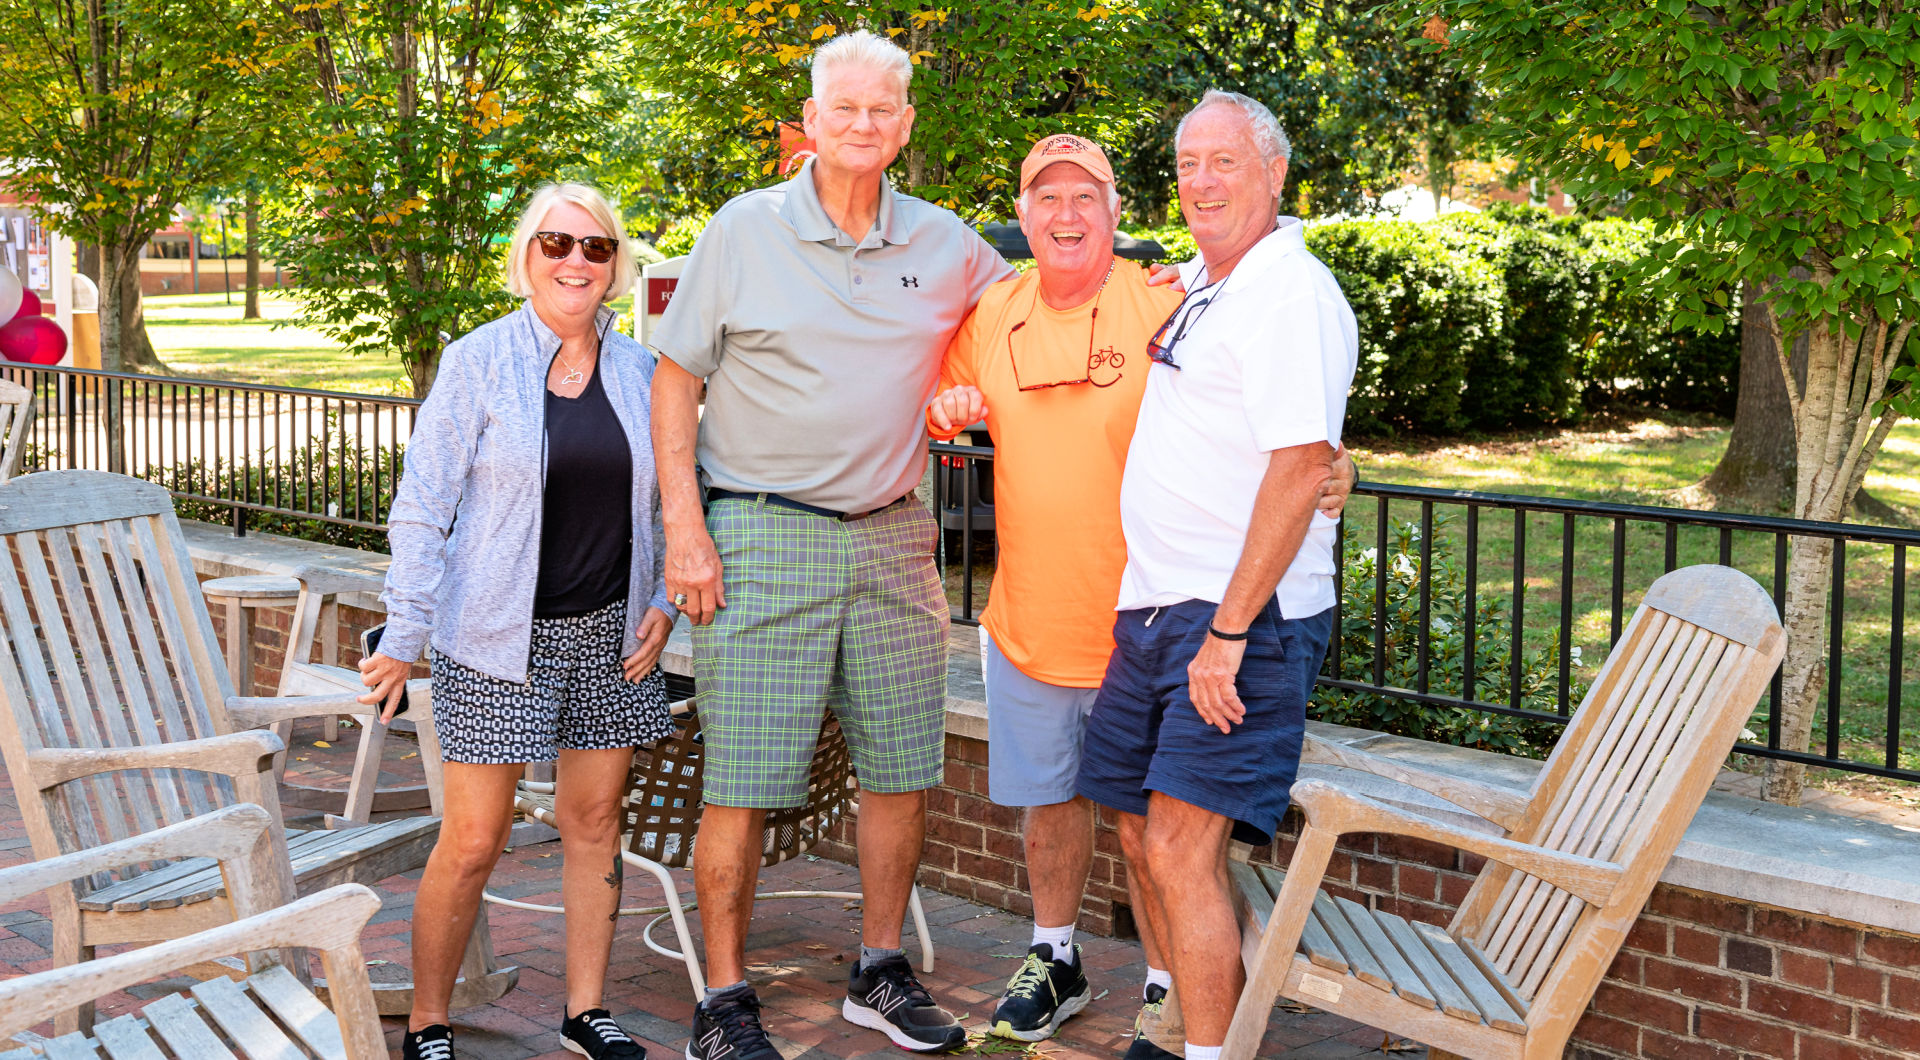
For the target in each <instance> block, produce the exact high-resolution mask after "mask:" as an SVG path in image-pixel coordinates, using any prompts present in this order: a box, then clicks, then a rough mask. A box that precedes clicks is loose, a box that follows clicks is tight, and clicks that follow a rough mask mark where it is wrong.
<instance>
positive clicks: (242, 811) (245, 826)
mask: <svg viewBox="0 0 1920 1060" xmlns="http://www.w3.org/2000/svg"><path fill="white" fill-rule="evenodd" d="M272 826H273V815H272V814H270V813H268V812H267V811H266V810H264V809H261V808H260V807H258V806H255V805H253V804H252V803H240V804H238V805H235V806H227V807H224V808H222V809H218V810H215V811H213V812H212V813H206V814H201V815H200V816H198V817H193V818H189V819H187V820H185V821H180V822H178V823H176V824H170V825H167V826H166V827H165V828H157V829H155V830H153V831H151V832H147V833H145V834H143V835H137V836H131V837H129V838H127V839H122V840H118V841H116V842H112V843H107V844H104V845H102V846H97V847H88V848H87V849H85V850H76V851H74V852H73V853H71V854H62V855H60V856H59V857H53V858H47V859H46V860H44V861H35V862H30V863H28V864H25V865H15V866H13V867H12V868H7V869H0V904H4V903H6V902H12V901H16V900H18V899H21V898H24V897H26V896H27V895H30V894H33V893H35V892H37V891H44V890H46V889H47V888H49V887H55V886H58V885H60V884H63V883H68V882H70V881H73V880H77V879H80V878H82V877H84V876H90V875H92V874H94V873H96V872H106V871H109V870H112V869H117V868H120V867H121V866H123V865H132V864H136V863H138V862H143V861H170V860H173V859H176V858H217V859H219V860H220V861H222V862H236V861H240V860H242V859H244V858H246V857H248V856H249V855H250V854H251V853H252V851H253V850H254V847H255V844H257V843H258V842H259V840H260V836H261V835H262V834H263V833H264V832H266V830H267V829H268V828H271V827H272ZM15 981H16V982H17V980H15ZM4 1008H5V1006H4V1004H0V1009H4ZM4 1033H5V1032H0V1034H4Z"/></svg>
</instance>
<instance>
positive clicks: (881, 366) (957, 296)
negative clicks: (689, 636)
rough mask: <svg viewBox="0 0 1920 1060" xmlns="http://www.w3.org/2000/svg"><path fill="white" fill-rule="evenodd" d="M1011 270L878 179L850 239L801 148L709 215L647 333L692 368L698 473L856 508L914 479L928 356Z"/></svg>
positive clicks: (940, 349)
mask: <svg viewBox="0 0 1920 1060" xmlns="http://www.w3.org/2000/svg"><path fill="white" fill-rule="evenodd" d="M1012 275H1014V271H1013V268H1012V266H1010V265H1008V264H1007V263H1006V262H1005V261H1004V260H1002V259H1001V257H1000V255H999V254H998V253H996V252H995V251H994V249H993V248H992V247H990V246H988V245H987V242H986V240H984V239H981V238H980V236H979V235H978V234H977V233H975V232H974V231H973V229H971V228H968V227H967V226H966V224H965V223H964V222H962V221H961V220H960V219H959V218H958V217H956V216H954V215H953V214H952V213H951V212H949V211H947V210H943V209H940V208H939V207H937V206H934V205H933V204H931V203H928V202H924V201H922V200H920V199H916V198H914V197H913V196H911V195H904V194H901V193H900V192H897V191H894V190H893V188H892V186H891V185H885V184H883V185H882V187H881V191H880V214H879V217H878V218H877V219H876V220H875V221H874V225H873V228H872V230H870V231H869V232H867V233H866V235H865V237H864V238H862V239H858V240H856V239H854V238H853V237H851V236H849V235H848V234H847V233H845V232H843V231H841V230H840V227H839V226H838V225H836V224H835V223H834V222H833V220H832V218H830V217H828V216H827V212H826V210H825V209H824V208H822V206H821V205H820V198H819V195H818V193H817V192H816V191H815V190H814V186H813V163H812V162H808V163H807V164H806V165H805V166H804V167H802V168H801V170H800V172H799V173H798V174H797V175H796V176H795V177H794V178H793V179H792V180H789V181H787V182H786V183H784V184H779V185H776V186H774V187H771V188H763V189H761V190H759V191H750V192H748V193H746V194H745V195H741V196H739V197H738V198H735V199H733V200H732V201H731V202H728V203H727V204H726V205H725V206H723V207H721V208H720V211H719V212H718V213H716V214H714V215H713V220H712V221H711V222H709V223H708V225H707V228H706V231H705V232H703V233H701V235H700V240H699V242H698V243H696V244H695V245H694V248H693V256H692V257H691V258H690V259H689V260H688V261H687V265H686V269H685V270H684V271H683V272H682V273H681V275H680V283H679V286H678V287H676V288H675V290H674V293H673V301H672V302H671V303H669V304H668V306H667V311H666V314H665V315H664V316H663V317H662V318H661V320H660V325H659V327H657V328H656V329H655V330H654V332H653V334H652V335H651V336H649V338H648V344H649V345H651V346H652V347H653V348H654V349H656V350H658V351H659V352H660V354H661V355H662V356H664V357H667V358H669V359H671V360H672V361H673V362H674V363H675V364H678V365H679V366H680V367H682V368H684V369H686V370H687V371H688V372H690V373H692V374H693V375H696V376H700V377H702V378H704V379H706V381H707V404H706V412H705V414H704V415H703V416H702V417H701V420H700V440H699V445H698V448H697V453H698V457H699V460H700V466H701V468H702V470H703V471H704V472H705V474H706V478H707V481H708V483H709V484H710V485H712V486H714V487H717V488H720V489H728V490H738V491H742V492H755V493H757V492H761V491H765V492H768V493H779V494H783V495H785V496H787V497H790V498H792V499H793V500H796V501H800V502H801V503H804V504H812V505H817V506H819V507H822V508H830V509H833V510H834V511H842V512H857V511H866V510H868V509H871V508H875V507H878V506H880V505H883V504H886V503H888V502H890V501H894V500H897V499H899V498H900V497H901V496H902V495H903V494H905V493H906V492H907V491H908V490H911V489H913V488H914V486H916V485H918V484H919V482H920V478H921V475H922V473H923V472H924V470H925V468H926V417H925V415H924V409H925V406H926V402H927V400H928V399H929V398H930V397H932V396H933V391H934V387H935V386H936V385H937V384H938V382H939V377H940V358H941V357H942V356H943V355H944V354H945V352H946V349H947V343H948V342H949V341H951V340H952V338H953V335H954V332H955V331H956V330H958V329H959V327H960V322H961V321H962V320H965V319H966V316H967V312H968V311H969V310H970V309H972V308H973V304H974V302H976V301H978V300H979V298H980V293H981V292H982V291H985V290H986V289H987V288H988V287H989V286H990V285H992V284H993V283H995V282H997V281H999V280H1003V279H1006V278H1007V277H1010V276H1012Z"/></svg>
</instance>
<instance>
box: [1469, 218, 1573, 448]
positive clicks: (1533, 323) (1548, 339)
mask: <svg viewBox="0 0 1920 1060" xmlns="http://www.w3.org/2000/svg"><path fill="white" fill-rule="evenodd" d="M1433 228H1434V229H1435V231H1436V233H1437V234H1438V235H1439V237H1440V238H1441V239H1442V240H1444V241H1446V242H1447V244H1448V245H1449V246H1452V247H1454V248H1455V249H1457V250H1459V251H1461V252H1463V253H1468V254H1477V255H1479V256H1481V257H1482V258H1484V259H1485V260H1486V261H1487V262H1488V263H1489V264H1491V265H1492V266H1493V267H1494V268H1495V269H1497V270H1499V272H1500V276H1501V279H1502V281H1503V282H1504V283H1505V285H1506V321H1505V323H1506V326H1505V327H1504V328H1503V329H1502V331H1501V334H1500V341H1499V342H1498V343H1496V344H1494V345H1493V346H1492V347H1491V348H1485V349H1483V350H1480V351H1477V352H1479V353H1480V356H1479V357H1477V358H1476V359H1475V360H1474V361H1472V362H1471V363H1469V364H1468V366H1467V394H1466V399H1465V405H1466V409H1467V413H1468V416H1469V418H1470V421H1471V423H1472V425H1473V426H1475V427H1479V428H1483V429H1490V430H1498V429H1501V428H1505V427H1509V426H1515V425H1530V424H1541V423H1559V422H1561V421H1564V420H1570V419H1575V418H1577V417H1578V416H1579V415H1580V412H1581V406H1580V392H1581V382H1582V381H1581V378H1580V375H1579V367H1580V364H1579V350H1580V348H1581V344H1582V343H1583V342H1584V341H1585V339H1586V337H1587V335H1588V334H1589V332H1590V329H1591V323H1592V311H1591V302H1592V298H1591V293H1590V289H1591V285H1592V278H1591V269H1590V268H1589V266H1588V264H1587V262H1586V260H1585V258H1584V256H1583V255H1582V254H1581V253H1580V249H1579V247H1578V246H1577V245H1576V244H1575V243H1574V242H1573V241H1572V240H1570V239H1567V238H1565V237H1564V236H1561V235H1558V234H1556V233H1554V232H1552V231H1549V230H1546V229H1541V228H1532V227H1527V226H1523V225H1514V224H1506V223H1503V222H1501V221H1497V220H1494V219H1492V218H1489V217H1486V216H1483V215H1480V214H1467V213H1461V214H1452V215H1449V216H1447V217H1445V218H1442V219H1441V220H1440V221H1438V222H1437V223H1435V224H1434V225H1433Z"/></svg>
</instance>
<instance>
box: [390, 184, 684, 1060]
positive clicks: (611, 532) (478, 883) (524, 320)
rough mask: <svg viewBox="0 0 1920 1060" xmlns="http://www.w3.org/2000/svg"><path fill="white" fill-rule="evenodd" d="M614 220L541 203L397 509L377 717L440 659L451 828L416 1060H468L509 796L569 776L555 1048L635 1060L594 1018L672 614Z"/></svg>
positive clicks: (623, 250) (431, 418) (590, 197)
mask: <svg viewBox="0 0 1920 1060" xmlns="http://www.w3.org/2000/svg"><path fill="white" fill-rule="evenodd" d="M635 272H636V269H635V266H634V257H633V249H632V247H631V246H630V245H629V244H628V242H627V240H626V238H625V236H624V234H623V232H622V230H621V226H620V221H619V218H618V216H617V215H616V214H615V213H614V212H613V209H612V208H611V207H610V206H609V205H608V204H607V201H606V199H604V198H602V197H601V195H600V193H599V192H597V191H595V190H593V189H592V188H589V187H586V186H584V185H579V184H556V185H551V186H548V187H545V188H542V189H541V190H540V191H539V192H537V193H535V195H534V196H533V201H532V202H530V203H529V204H528V206H527V209H526V212H525V213H524V214H522V215H521V217H520V222H519V224H518V225H517V226H516V228H515V229H514V234H513V242H512V244H511V245H510V246H509V247H508V257H507V287H508V289H509V290H511V291H512V292H513V293H514V294H516V295H519V296H521V297H522V298H524V299H526V301H525V302H524V303H523V304H522V305H521V306H520V308H519V309H517V310H515V311H513V312H512V313H509V314H507V315H506V316H504V317H501V318H500V319H498V320H494V321H491V322H489V323H486V324H482V325H481V326H480V327H478V328H475V329H474V330H473V331H472V332H471V333H469V334H467V335H466V336H464V337H462V338H460V339H459V340H457V341H455V342H453V343H452V344H451V345H449V346H448V347H447V349H446V352H445V353H444V354H443V355H442V356H441V360H440V370H439V375H438V377H437V378H436V379H435V380H434V384H433V390H432V392H431V394H429V396H428V397H427V400H426V402H425V403H424V404H423V405H422V406H421V407H420V415H419V419H418V420H417V421H416V422H415V424H414V430H413V437H412V439H411V440H410V441H409V443H408V447H407V462H406V471H405V474H404V476H403V477H402V478H401V480H400V491H399V495H398V497H397V498H396V499H395V501H394V505H393V512H392V516H391V523H392V530H391V531H390V534H389V540H390V543H391V549H392V553H393V563H392V566H391V567H389V568H388V571H387V581H386V591H385V592H384V593H383V594H382V597H381V599H382V601H383V602H384V603H385V604H386V608H387V627H386V632H385V635H384V636H383V638H382V640H381V642H380V649H379V651H378V652H377V653H375V654H374V655H372V656H370V657H368V658H367V659H366V660H364V661H362V662H361V664H360V671H361V677H362V680H364V681H365V682H366V684H367V685H368V687H370V688H372V689H373V691H372V692H371V693H369V694H368V695H366V696H364V697H362V701H363V702H367V703H381V704H384V705H385V710H384V712H383V713H384V714H385V715H386V716H391V713H392V711H393V710H394V709H395V706H396V704H397V701H398V699H399V694H400V691H401V689H402V688H403V687H404V681H405V679H406V675H407V671H408V669H409V667H410V666H411V665H412V663H413V662H414V660H416V659H418V658H419V657H420V653H421V651H422V649H426V650H427V651H428V653H429V658H430V660H431V663H432V667H433V718H434V724H435V725H436V726H437V727H438V729H439V733H440V744H441V748H442V752H443V754H444V756H445V758H446V773H445V776H446V799H445V817H444V820H443V823H442V824H441V829H440V840H439V843H438V845H436V846H435V847H434V850H433V856H432V858H430V859H429V860H428V862H427V869H426V874H425V875H424V876H423V877H422V878H421V881H420V891H419V894H418V896H417V897H416V898H415V900H414V908H413V912H414V921H413V977H414V984H415V991H414V1004H413V1013H412V1016H411V1018H410V1020H409V1022H408V1029H407V1034H406V1037H405V1039H404V1042H403V1048H402V1056H403V1057H404V1058H405V1060H452V1057H453V1044H452V1041H453V1032H452V1028H451V1026H450V1025H449V1023H448V1015H447V1008H448V1004H449V998H450V997H451V995H452V992H453V984H454V979H455V977H456V975H457V973H458V969H459V964H460V958H461V955H462V953H463V952H464V950H465V947H466V942H467V937H468V934H469V933H470V932H471V930H472V928H473V921H474V917H475V916H477V915H480V901H481V897H480V892H481V888H482V887H483V886H484V885H485V883H486V880H487V876H488V874H489V873H491V872H492V871H493V865H494V862H495V861H496V860H498V859H499V856H500V852H501V851H502V850H503V849H504V848H505V846H506V842H507V835H508V829H509V827H510V826H511V824H512V818H513V794H514V784H515V782H516V781H517V780H518V779H519V777H520V775H521V770H522V767H523V766H524V765H525V764H526V763H528V762H541V761H552V760H554V759H556V758H557V759H558V760H559V768H558V774H557V784H558V787H557V791H556V805H555V807H554V809H555V812H556V815H557V816H558V817H559V822H560V844H561V852H562V856H563V857H564V859H565V861H564V867H563V869H562V884H561V888H562V894H563V896H564V897H563V900H564V902H565V904H566V908H567V913H568V916H567V918H566V925H567V927H566V931H567V935H566V939H567V1003H566V1011H565V1013H564V1017H563V1019H564V1022H563V1023H562V1026H561V1036H562V1043H563V1044H564V1045H565V1046H566V1047H567V1048H568V1049H570V1050H572V1051H574V1052H576V1053H580V1054H582V1055H585V1056H589V1057H593V1058H595V1060H640V1058H641V1057H644V1056H645V1055H646V1053H645V1050H643V1049H642V1048H641V1047H640V1045H639V1043H637V1042H635V1041H634V1040H633V1039H632V1038H631V1037H630V1036H628V1035H627V1034H626V1032H625V1031H623V1030H621V1029H620V1027H619V1026H618V1025H617V1024H616V1023H614V1021H613V1019H612V1017H611V1016H610V1015H609V1014H608V1012H607V1010H606V1008H605V1007H604V1006H603V1005H602V1000H601V992H602V988H603V986H604V984H605V980H606V973H607V956H608V953H609V951H610V950H611V948H612V945H613V928H614V916H615V914H616V911H617V910H618V908H619V904H620V883H621V868H620V865H621V862H620V855H619V840H620V797H621V794H622V793H623V791H624V790H625V787H626V783H627V771H628V767H629V765H630V763H631V762H632V759H633V748H634V745H636V744H639V743H644V742H649V741H652V740H655V739H658V738H659V737H661V736H663V735H665V734H666V732H667V731H668V729H669V726H670V722H669V719H668V710H667V696H666V686H665V684H664V682H663V680H662V678H661V676H660V673H659V670H658V669H657V668H656V666H655V663H656V662H657V661H658V659H659V657H660V649H661V648H662V647H664V646H665V644H666V641H667V633H668V631H669V630H670V629H671V627H672V625H673V616H674V614H675V611H674V609H673V605H672V604H671V603H669V602H668V600H667V595H666V589H665V585H664V583H663V582H662V580H661V566H660V565H661V557H662V555H663V552H664V550H663V548H662V544H661V541H662V538H661V533H662V531H661V523H660V504H659V489H658V484H657V481H656V479H655V476H654V467H653V449H652V445H651V441H650V434H649V426H648V425H649V418H650V407H651V406H650V400H649V391H650V387H651V383H652V378H653V358H652V357H650V356H648V355H647V354H646V353H645V352H644V351H643V350H642V349H641V347H640V346H639V344H638V343H636V342H634V340H633V339H631V338H629V337H627V336H626V335H622V334H621V333H619V332H618V331H615V330H614V329H613V311H612V310H611V309H608V308H607V307H606V303H607V302H609V301H611V300H612V299H614V298H617V297H619V296H620V295H622V294H625V293H626V292H627V291H628V290H629V289H630V288H631V287H632V286H633V282H634V276H635Z"/></svg>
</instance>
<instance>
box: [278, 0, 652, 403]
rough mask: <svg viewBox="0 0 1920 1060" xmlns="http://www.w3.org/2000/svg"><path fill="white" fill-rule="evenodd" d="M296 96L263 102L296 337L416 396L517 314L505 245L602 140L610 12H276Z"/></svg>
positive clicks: (466, 8) (331, 6)
mask: <svg viewBox="0 0 1920 1060" xmlns="http://www.w3.org/2000/svg"><path fill="white" fill-rule="evenodd" d="M271 10H272V11H273V12H274V14H273V15H270V16H269V15H263V16H261V17H262V18H263V20H264V19H267V18H273V19H275V20H277V31H278V32H282V33H291V34H293V35H296V36H298V37H299V39H300V41H301V58H300V64H299V85H300V91H299V92H297V93H292V94H282V93H280V92H278V91H276V90H271V86H267V88H265V89H263V91H262V93H261V94H262V96H263V98H271V99H272V100H273V101H274V102H273V103H272V104H271V111H270V114H271V116H272V118H273V120H275V121H276V122H277V123H278V125H279V127H280V128H281V129H282V138H281V142H280V144H279V148H280V150H282V151H283V152H284V155H283V157H284V158H285V159H286V160H287V170H286V174H285V185H284V190H283V191H282V192H281V193H280V194H277V195H275V196H274V197H273V198H272V199H271V200H269V201H268V203H267V209H268V212H269V215H270V219H271V221H272V222H273V224H272V225H271V226H270V227H271V228H272V229H273V230H274V231H275V232H277V233H281V235H280V236H279V238H277V239H276V240H274V245H273V246H271V247H270V248H269V249H271V250H272V251H273V252H274V254H275V257H276V259H277V260H278V261H279V262H280V264H281V265H282V266H284V267H289V268H291V269H292V270H294V271H295V272H296V273H297V277H298V287H297V288H296V289H295V292H294V293H295V294H296V295H297V296H298V298H299V299H300V315H301V318H302V320H303V322H305V323H307V324H309V325H311V326H314V327H317V328H319V329H320V330H322V331H325V332H326V333H327V334H329V335H331V336H332V337H333V338H335V339H336V340H338V341H340V342H341V343H342V344H344V345H345V346H346V347H347V348H348V349H349V350H352V351H353V352H355V353H360V354H368V355H398V356H399V358H400V360H401V362H402V363H403V364H404V365H405V367H406V370H407V374H408V377H409V379H410V380H411V381H412V385H413V390H414V393H415V394H416V395H424V394H425V393H426V392H427V390H428V388H429V387H431V386H432V385H433V377H434V372H435V370H436V369H437V368H438V365H439V358H440V349H441V347H442V345H444V343H445V342H446V340H447V338H449V337H453V336H458V335H460V334H463V333H465V332H466V331H469V330H471V329H472V328H473V327H475V326H476V325H478V324H481V323H484V322H485V321H487V320H489V319H491V318H493V317H495V316H498V315H500V314H501V313H502V312H505V311H506V310H508V309H510V308H511V306H512V299H511V298H510V297H509V296H508V295H507V294H506V292H505V291H504V290H503V289H502V287H501V284H500V282H499V268H500V246H499V244H500V243H501V242H502V241H503V238H504V236H505V235H506V234H507V233H508V232H509V230H510V229H511V227H512V225H513V222H514V220H515V219H516V218H517V216H518V214H519V211H520V209H521V208H522V207H524V206H525V205H526V201H527V198H528V196H529V195H530V194H531V192H532V191H533V189H534V188H535V187H537V186H538V185H540V184H542V183H545V182H547V181H549V180H552V179H554V178H555V176H556V174H558V173H559V172H560V171H561V169H562V168H563V167H565V166H567V165H569V164H572V163H574V162H576V161H577V160H578V159H579V158H580V157H581V153H582V150H583V147H584V146H585V145H590V144H594V143H596V142H598V141H599V140H601V139H602V138H604V136H605V134H606V122H605V117H604V115H603V113H602V112H601V109H600V107H599V105H598V104H599V103H600V101H602V100H604V99H605V98H607V96H608V94H610V93H612V92H615V91H617V86H616V84H615V78H616V76H617V74H618V72H619V71H618V67H617V65H616V64H614V63H611V62H608V61H606V57H605V56H604V55H603V54H602V51H601V48H602V44H603V38H604V21H603V20H604V19H605V18H606V17H607V15H608V12H607V11H606V10H604V9H602V8H599V7H597V6H590V5H588V4H585V3H581V2H578V0H430V2H417V3H408V4H390V3H384V2H375V0H323V2H320V3H310V2H306V0H300V2H293V0H277V2H276V3H275V5H274V7H273V8H272V9H271Z"/></svg>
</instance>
